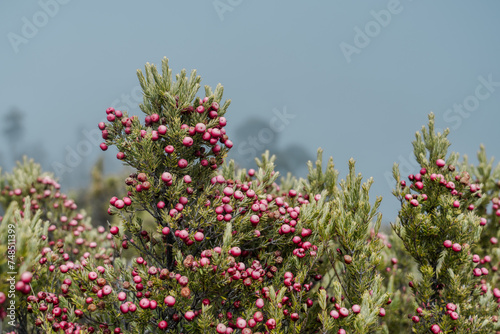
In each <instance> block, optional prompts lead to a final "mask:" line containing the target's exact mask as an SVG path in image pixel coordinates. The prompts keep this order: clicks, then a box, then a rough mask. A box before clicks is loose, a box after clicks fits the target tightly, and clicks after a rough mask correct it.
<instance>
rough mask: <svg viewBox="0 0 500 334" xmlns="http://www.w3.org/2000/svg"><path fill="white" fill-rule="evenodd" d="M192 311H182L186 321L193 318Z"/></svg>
mask: <svg viewBox="0 0 500 334" xmlns="http://www.w3.org/2000/svg"><path fill="white" fill-rule="evenodd" d="M194 316H195V315H194V312H193V311H187V312H186V313H184V317H185V318H186V320H187V321H192V320H193V319H194Z"/></svg>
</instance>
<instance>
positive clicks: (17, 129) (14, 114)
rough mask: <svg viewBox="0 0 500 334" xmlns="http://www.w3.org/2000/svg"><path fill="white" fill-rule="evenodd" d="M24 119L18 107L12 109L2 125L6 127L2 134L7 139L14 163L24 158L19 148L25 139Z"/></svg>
mask: <svg viewBox="0 0 500 334" xmlns="http://www.w3.org/2000/svg"><path fill="white" fill-rule="evenodd" d="M23 119H24V114H23V112H22V111H21V110H20V109H18V108H17V107H13V108H11V109H10V111H9V112H8V113H7V114H6V115H5V116H4V117H3V122H2V123H4V125H3V128H2V134H3V136H4V137H5V139H6V142H7V145H8V150H9V151H10V158H11V159H12V162H15V161H16V160H20V159H21V157H22V152H20V150H19V148H20V146H21V144H22V141H23V138H24V126H23Z"/></svg>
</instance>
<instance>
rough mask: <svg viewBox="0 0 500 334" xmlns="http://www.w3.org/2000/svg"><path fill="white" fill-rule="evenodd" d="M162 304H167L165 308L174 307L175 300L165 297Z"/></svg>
mask: <svg viewBox="0 0 500 334" xmlns="http://www.w3.org/2000/svg"><path fill="white" fill-rule="evenodd" d="M164 302H165V304H167V306H169V307H172V306H174V305H175V298H174V297H172V296H167V297H165V300H164Z"/></svg>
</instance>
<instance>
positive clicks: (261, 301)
mask: <svg viewBox="0 0 500 334" xmlns="http://www.w3.org/2000/svg"><path fill="white" fill-rule="evenodd" d="M255 306H257V307H258V308H263V307H264V299H262V298H259V299H257V300H256V301H255Z"/></svg>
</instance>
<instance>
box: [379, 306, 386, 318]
mask: <svg viewBox="0 0 500 334" xmlns="http://www.w3.org/2000/svg"><path fill="white" fill-rule="evenodd" d="M378 316H379V317H385V308H383V307H381V308H380V311H379V312H378Z"/></svg>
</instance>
